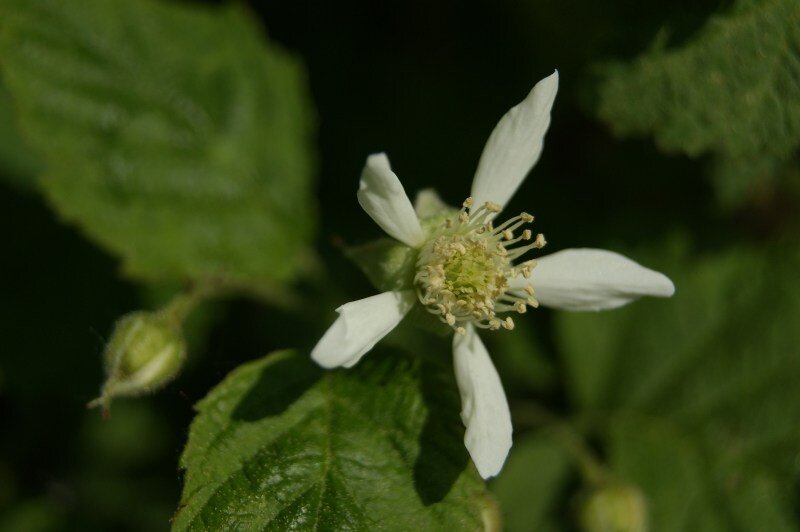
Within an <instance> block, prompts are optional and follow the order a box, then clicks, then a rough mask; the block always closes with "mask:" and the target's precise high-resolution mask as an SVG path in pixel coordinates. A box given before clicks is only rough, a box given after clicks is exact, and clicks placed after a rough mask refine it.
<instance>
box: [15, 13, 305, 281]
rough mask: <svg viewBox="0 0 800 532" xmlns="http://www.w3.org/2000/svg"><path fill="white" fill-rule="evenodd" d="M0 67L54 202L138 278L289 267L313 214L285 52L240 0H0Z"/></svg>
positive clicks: (243, 275)
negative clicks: (190, 3) (227, 2)
mask: <svg viewBox="0 0 800 532" xmlns="http://www.w3.org/2000/svg"><path fill="white" fill-rule="evenodd" d="M0 26H1V28H2V36H1V37H0V54H2V57H3V64H2V68H3V74H4V76H5V79H6V82H7V85H8V88H9V90H10V92H11V94H12V96H13V98H14V100H15V103H16V104H17V107H18V108H19V111H20V113H19V121H20V124H21V126H22V128H23V130H24V132H25V134H26V135H27V137H28V139H29V140H30V142H31V144H32V146H34V147H35V148H36V149H37V150H38V151H39V152H41V154H42V155H43V156H44V159H45V160H46V163H47V165H46V166H47V168H46V172H45V175H44V177H43V178H42V180H41V187H42V188H43V189H44V191H45V192H46V194H47V196H48V198H49V199H50V201H51V203H52V204H53V206H54V207H55V208H56V209H57V210H58V211H59V213H60V214H61V215H63V216H64V217H65V218H67V219H68V220H71V221H73V222H75V223H77V224H78V225H79V226H80V227H81V228H82V229H83V230H84V231H85V232H86V233H87V234H88V235H89V236H90V237H92V238H93V239H94V240H96V241H97V242H99V243H100V244H102V245H103V246H105V247H106V248H107V249H109V250H111V251H113V252H115V253H117V254H118V255H120V256H121V257H122V258H123V259H124V267H125V269H126V271H127V272H128V273H129V274H131V275H134V276H136V277H139V278H143V279H159V280H164V279H177V280H181V279H184V280H185V279H207V278H223V279H225V280H228V281H229V282H231V283H234V284H237V283H238V284H243V285H245V286H248V287H256V286H258V287H264V286H271V285H272V284H274V283H275V282H279V281H286V280H291V279H292V278H293V277H294V276H295V275H296V274H297V273H298V271H299V270H302V268H303V267H304V265H305V263H306V261H307V260H308V255H309V253H308V251H307V249H306V245H307V242H308V240H309V239H310V237H311V235H312V230H313V226H314V216H313V210H312V207H313V206H312V201H311V198H310V197H309V192H310V174H311V171H312V157H311V149H310V129H311V128H310V125H311V116H310V111H309V103H308V96H307V93H306V89H305V86H304V76H303V73H302V71H301V69H300V68H299V66H298V64H297V62H296V61H295V60H294V59H292V58H291V57H289V56H288V55H287V54H286V53H285V52H283V51H282V50H280V49H279V48H277V47H276V46H275V45H271V44H270V45H268V46H267V45H265V42H264V38H263V35H262V34H261V33H260V31H259V29H258V28H257V27H256V26H255V24H253V22H252V21H251V20H250V18H249V16H248V14H247V13H245V12H244V11H243V10H242V9H240V8H235V7H224V8H213V9H200V8H193V9H188V8H186V7H181V6H178V5H174V4H169V3H156V2H153V1H149V0H143V1H137V2H127V1H124V0H113V1H108V0H88V1H85V2H78V3H65V2H60V1H58V0H34V1H28V0H6V1H4V2H3V3H2V4H0Z"/></svg>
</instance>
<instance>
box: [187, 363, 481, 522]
mask: <svg viewBox="0 0 800 532" xmlns="http://www.w3.org/2000/svg"><path fill="white" fill-rule="evenodd" d="M458 405H459V398H458V393H457V391H456V387H455V382H454V379H453V376H452V370H451V369H450V368H448V367H446V366H445V365H444V364H441V363H440V362H430V363H429V362H427V361H426V362H423V361H422V360H421V359H420V358H407V357H403V356H399V355H396V354H394V353H393V354H391V356H387V357H385V358H384V357H381V356H380V355H379V354H378V353H372V354H371V355H370V356H369V357H367V358H366V359H364V360H363V361H362V362H361V363H360V364H359V365H358V367H357V368H354V369H352V370H348V371H336V372H323V371H322V370H320V369H319V368H318V367H316V365H314V364H313V362H311V361H310V360H309V359H308V357H307V356H306V355H304V354H301V353H296V352H291V351H283V352H279V353H275V354H272V355H270V356H267V357H265V358H263V359H261V360H257V361H254V362H251V363H249V364H246V365H244V366H241V367H240V368H238V369H237V370H236V371H235V372H233V373H232V374H231V375H230V376H229V377H228V378H227V379H225V381H224V382H223V383H222V384H220V385H219V386H217V387H216V388H215V389H214V390H213V391H212V392H211V393H210V394H209V395H208V397H206V398H205V399H204V400H203V401H201V402H200V404H199V405H198V410H199V415H198V416H197V417H196V418H195V421H194V422H193V424H192V428H191V431H190V434H189V442H188V444H187V447H186V449H185V451H184V454H183V456H182V458H181V465H182V466H183V467H184V468H186V482H185V486H184V492H183V499H182V502H181V508H180V510H179V511H178V513H177V515H176V516H175V520H174V529H175V530H222V529H231V528H237V529H247V530H256V529H258V530H306V529H314V530H376V529H381V530H448V529H452V530H473V529H478V528H480V527H481V522H482V517H481V514H482V512H484V511H490V510H489V509H488V508H490V506H488V505H489V502H488V501H487V499H486V495H485V493H484V488H483V483H482V482H481V480H480V478H479V477H478V476H477V473H476V472H475V471H474V468H473V466H471V465H470V462H469V459H468V456H467V453H466V450H465V449H464V446H463V442H462V438H463V427H462V426H461V422H460V420H459V418H458V411H459V407H458Z"/></svg>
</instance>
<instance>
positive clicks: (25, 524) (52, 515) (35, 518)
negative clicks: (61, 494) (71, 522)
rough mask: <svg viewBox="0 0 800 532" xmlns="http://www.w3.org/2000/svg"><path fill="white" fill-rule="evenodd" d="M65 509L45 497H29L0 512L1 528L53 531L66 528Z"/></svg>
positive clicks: (23, 530) (20, 531)
mask: <svg viewBox="0 0 800 532" xmlns="http://www.w3.org/2000/svg"><path fill="white" fill-rule="evenodd" d="M63 513H64V512H63V509H62V508H59V507H58V506H57V505H56V504H54V503H53V501H51V500H49V499H46V498H44V497H37V498H34V499H27V500H25V501H24V502H21V503H19V504H17V505H16V506H14V507H13V508H10V509H9V510H8V511H7V512H3V513H0V530H2V531H4V532H5V531H8V532H12V531H13V532H51V531H56V530H63V529H64V518H63Z"/></svg>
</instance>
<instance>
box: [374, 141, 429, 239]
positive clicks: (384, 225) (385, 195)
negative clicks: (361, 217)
mask: <svg viewBox="0 0 800 532" xmlns="http://www.w3.org/2000/svg"><path fill="white" fill-rule="evenodd" d="M358 203H360V204H361V207H362V208H363V209H364V210H365V211H367V214H369V215H370V217H371V218H372V219H373V220H375V223H376V224H378V225H379V226H380V227H381V229H383V230H384V231H386V234H388V235H389V236H391V237H394V238H396V239H397V240H399V241H400V242H402V243H404V244H407V245H409V246H411V247H419V246H421V245H422V243H423V242H424V241H425V234H424V233H423V232H422V228H421V227H420V225H419V220H418V219H417V215H416V213H414V207H412V206H411V200H409V199H408V196H407V195H406V191H405V190H404V189H403V185H402V184H401V183H400V180H399V179H398V178H397V175H395V173H394V172H392V168H391V167H390V166H389V159H388V158H387V157H386V154H385V153H376V154H373V155H370V156H369V157H367V164H366V165H364V170H363V171H362V172H361V182H360V184H359V188H358Z"/></svg>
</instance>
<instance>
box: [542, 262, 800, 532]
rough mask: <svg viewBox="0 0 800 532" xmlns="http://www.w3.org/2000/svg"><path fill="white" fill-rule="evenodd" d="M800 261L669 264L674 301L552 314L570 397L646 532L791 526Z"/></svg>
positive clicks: (799, 434)
mask: <svg viewBox="0 0 800 532" xmlns="http://www.w3.org/2000/svg"><path fill="white" fill-rule="evenodd" d="M798 268H800V253H798V252H797V251H796V250H793V249H791V248H789V249H783V248H776V249H771V250H766V251H761V252H756V251H739V252H730V253H725V254H721V255H719V256H712V257H708V258H705V259H701V260H689V259H686V258H685V257H682V260H681V261H680V264H678V263H673V264H670V265H665V267H664V270H665V271H669V272H670V273H671V275H672V278H673V279H674V281H675V285H676V286H677V293H676V295H675V297H674V299H673V300H672V301H669V302H657V301H647V302H640V303H638V304H636V306H635V307H634V306H631V307H629V308H626V309H622V310H620V311H615V312H608V313H604V314H600V315H585V314H566V313H564V314H559V315H558V320H557V325H558V331H559V335H558V336H559V338H560V344H561V346H562V347H563V349H564V353H565V357H566V363H567V367H568V374H569V379H568V382H569V383H570V394H571V396H572V398H573V400H574V403H575V404H576V406H577V407H578V408H579V410H581V411H582V412H583V414H582V416H583V418H585V419H586V420H587V422H589V423H591V424H592V425H593V426H594V427H595V430H596V431H597V432H598V433H599V434H600V435H601V436H602V438H603V440H604V443H605V446H606V450H607V453H608V457H609V463H610V467H611V469H612V471H613V473H614V474H616V475H618V476H620V477H621V478H623V479H625V480H628V481H631V482H633V483H635V484H636V485H638V486H639V487H640V488H641V489H642V490H643V491H644V493H645V495H646V498H647V500H648V506H649V510H650V514H651V522H652V525H653V527H652V530H654V531H659V530H667V531H669V530H796V528H795V526H794V525H792V524H791V523H792V522H793V519H794V518H793V514H792V507H791V503H792V500H791V497H790V495H789V494H790V492H791V486H792V485H793V483H794V482H796V481H797V468H796V466H795V465H793V464H795V459H796V458H795V457H796V453H797V441H798V439H799V438H800V388H798V387H797V386H796V383H797V382H800V358H798V356H797V346H798V345H800V329H798V328H797V327H793V326H792V325H791V324H794V323H798V322H800V299H798V298H797V294H798V291H799V290H800V279H798V277H797V271H798Z"/></svg>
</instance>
